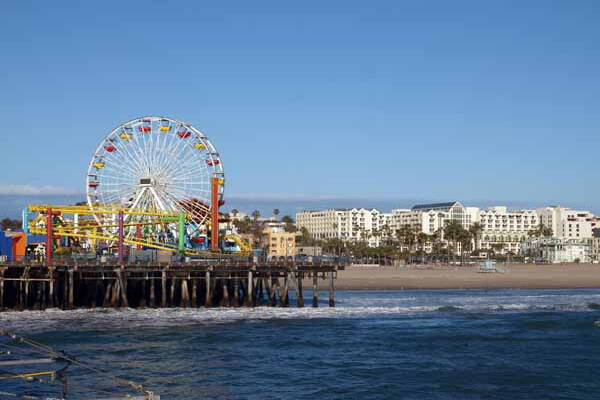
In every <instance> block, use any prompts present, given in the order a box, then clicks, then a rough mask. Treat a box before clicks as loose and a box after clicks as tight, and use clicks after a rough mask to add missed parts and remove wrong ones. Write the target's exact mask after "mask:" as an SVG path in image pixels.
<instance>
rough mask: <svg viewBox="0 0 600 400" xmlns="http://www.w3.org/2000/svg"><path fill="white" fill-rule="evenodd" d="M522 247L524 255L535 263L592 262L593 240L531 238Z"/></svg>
mask: <svg viewBox="0 0 600 400" xmlns="http://www.w3.org/2000/svg"><path fill="white" fill-rule="evenodd" d="M521 245H522V254H523V255H525V256H527V257H531V258H532V260H533V261H538V262H539V261H542V262H549V263H563V262H565V263H570V262H590V260H591V257H590V254H591V246H592V245H591V239H568V238H556V237H552V238H530V239H528V240H527V241H525V242H523V243H522V244H521Z"/></svg>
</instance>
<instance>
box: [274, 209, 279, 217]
mask: <svg viewBox="0 0 600 400" xmlns="http://www.w3.org/2000/svg"><path fill="white" fill-rule="evenodd" d="M273 215H274V216H275V217H277V216H278V215H279V208H275V209H273Z"/></svg>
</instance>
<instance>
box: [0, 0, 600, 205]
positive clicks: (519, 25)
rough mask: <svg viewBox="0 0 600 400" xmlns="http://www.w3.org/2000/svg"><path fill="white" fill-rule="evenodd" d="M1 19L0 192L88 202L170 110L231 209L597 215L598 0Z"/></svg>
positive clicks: (47, 9) (88, 5)
mask: <svg viewBox="0 0 600 400" xmlns="http://www.w3.org/2000/svg"><path fill="white" fill-rule="evenodd" d="M2 15H3V23H2V24H1V25H0V37H1V38H2V40H0V54H1V59H2V62H1V63H0V119H1V121H2V127H3V129H2V133H1V134H0V147H1V149H2V157H1V158H0V194H2V193H4V194H6V193H14V194H17V195H19V194H35V193H41V194H73V193H77V192H79V191H83V190H84V186H85V185H84V179H85V171H86V168H87V163H88V162H89V158H90V156H91V153H92V151H93V149H94V148H95V147H96V145H97V144H98V143H99V141H100V140H101V139H102V138H103V137H104V136H105V135H106V134H107V133H108V132H109V131H110V130H112V128H114V127H115V126H117V125H119V124H120V123H122V122H125V121H127V120H129V119H131V118H134V117H137V116H141V115H166V116H170V117H173V118H177V119H181V120H184V121H187V122H189V123H191V124H193V125H194V126H196V127H197V128H199V129H200V130H202V131H203V132H205V133H206V134H207V135H208V136H209V137H210V138H211V140H212V141H213V143H214V144H215V145H216V147H217V148H218V149H219V151H220V153H221V155H222V158H223V160H224V165H225V169H226V175H227V188H226V191H227V194H228V195H230V196H231V198H232V199H260V200H261V201H265V200H269V199H271V200H272V201H273V202H274V203H276V202H277V201H280V200H278V199H296V200H298V201H300V202H301V201H303V200H307V201H309V200H310V201H313V200H314V199H319V198H323V197H326V198H328V199H331V198H339V199H349V198H352V199H372V198H377V199H386V200H388V201H391V202H393V201H394V199H422V200H446V199H459V200H462V201H463V202H465V203H472V204H477V203H486V204H487V203H490V202H497V203H502V202H505V203H506V202H508V203H523V202H525V203H528V204H529V203H531V204H557V203H561V204H565V205H572V206H577V207H584V208H588V209H592V210H597V211H600V185H598V183H597V182H598V170H597V169H596V165H597V159H598V150H599V148H600V146H599V145H600V135H598V131H599V127H600V113H599V112H598V110H599V109H600V107H599V106H600V96H599V95H600V76H599V72H598V71H600V69H599V67H600V65H599V61H600V46H598V40H599V39H600V24H598V21H599V20H600V3H598V2H597V1H578V2H572V1H555V2H547V1H514V2H511V1H485V2H481V1H452V2H449V1H413V2H403V1H372V2H365V1H349V0H346V1H302V2H282V1H253V2H248V1H239V2H235V1H231V2H202V1H197V2H192V1H170V2H156V3H155V4H150V2H134V1H127V2H124V1H102V2H28V1H10V2H3V5H2ZM313 203H314V201H313Z"/></svg>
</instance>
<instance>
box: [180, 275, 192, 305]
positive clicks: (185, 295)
mask: <svg viewBox="0 0 600 400" xmlns="http://www.w3.org/2000/svg"><path fill="white" fill-rule="evenodd" d="M189 306H190V293H189V291H188V282H187V279H182V280H181V307H189Z"/></svg>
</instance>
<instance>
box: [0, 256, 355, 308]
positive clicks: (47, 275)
mask: <svg viewBox="0 0 600 400" xmlns="http://www.w3.org/2000/svg"><path fill="white" fill-rule="evenodd" d="M343 268H344V266H343V265H339V264H333V263H332V264H326V265H323V264H311V263H307V264H297V263H293V262H290V263H282V262H277V263H269V262H264V263H260V262H258V263H257V262H256V260H255V261H254V262H249V261H248V262H243V261H237V262H235V263H234V262H228V261H227V260H222V261H217V262H215V261H196V262H186V263H184V262H181V263H154V264H152V263H150V264H139V263H137V264H123V265H121V264H119V263H117V262H115V263H110V262H103V263H73V262H71V263H59V262H57V261H56V260H55V264H52V265H45V264H40V263H6V264H1V265H0V310H32V309H46V308H51V307H60V308H62V309H65V310H68V309H75V308H97V307H114V308H116V307H131V308H144V307H157V306H158V307H164V308H166V307H192V308H196V307H201V306H204V307H212V306H214V305H219V306H222V307H241V306H245V307H256V306H271V307H272V306H279V307H289V306H290V305H291V304H294V303H293V300H294V297H295V304H296V306H297V307H304V298H303V292H302V280H303V278H309V279H310V278H312V283H313V285H312V286H313V301H312V305H313V307H318V289H319V286H318V285H319V284H318V282H319V280H326V281H328V290H329V305H330V306H331V307H333V306H334V305H335V299H334V285H333V282H334V280H335V278H336V273H337V271H338V270H340V269H343ZM159 282H160V283H159ZM159 296H160V299H159Z"/></svg>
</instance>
